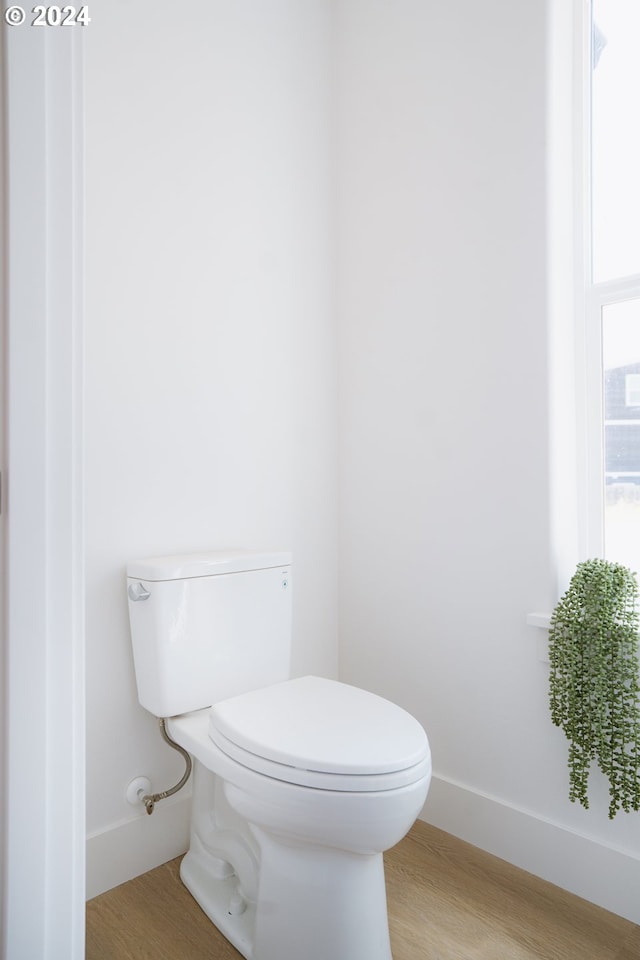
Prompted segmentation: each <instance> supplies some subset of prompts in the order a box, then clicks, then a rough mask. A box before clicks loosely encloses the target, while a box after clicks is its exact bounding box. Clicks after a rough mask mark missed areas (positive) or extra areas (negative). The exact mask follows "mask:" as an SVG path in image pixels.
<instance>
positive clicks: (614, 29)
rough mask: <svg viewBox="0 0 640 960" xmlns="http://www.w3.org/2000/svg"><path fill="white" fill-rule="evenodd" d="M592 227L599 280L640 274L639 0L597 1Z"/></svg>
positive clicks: (595, 278)
mask: <svg viewBox="0 0 640 960" xmlns="http://www.w3.org/2000/svg"><path fill="white" fill-rule="evenodd" d="M593 16H594V44H593V47H594V50H593V54H594V57H593V59H594V69H593V80H592V83H593V89H592V104H591V106H592V165H593V166H592V190H593V208H592V217H593V223H592V229H593V271H594V280H595V281H596V282H600V281H604V280H611V279H613V278H615V277H624V276H628V275H629V274H633V273H640V228H639V225H640V109H639V106H638V104H639V96H640V54H639V52H638V51H639V50H640V2H639V0H594V4H593Z"/></svg>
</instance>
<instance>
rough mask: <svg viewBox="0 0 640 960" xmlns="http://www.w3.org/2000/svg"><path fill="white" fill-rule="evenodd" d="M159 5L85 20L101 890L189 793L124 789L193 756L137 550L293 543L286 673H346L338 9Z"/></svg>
mask: <svg viewBox="0 0 640 960" xmlns="http://www.w3.org/2000/svg"><path fill="white" fill-rule="evenodd" d="M162 8H163V9H161V10H159V5H158V3H157V2H155V0H144V2H137V3H136V4H133V5H132V4H130V3H126V2H124V0H111V2H110V3H108V4H103V5H102V6H101V7H100V8H99V10H98V9H96V10H93V9H92V11H91V12H92V15H93V17H94V19H93V21H92V23H91V25H90V27H89V28H87V29H86V126H87V131H86V136H87V144H86V150H87V162H86V192H87V198H86V221H87V223H86V233H87V236H86V246H87V304H86V327H87V329H86V340H87V347H86V498H87V502H86V514H87V516H86V528H87V662H88V678H87V701H88V712H87V740H88V830H89V834H90V839H89V843H88V865H89V870H88V888H89V895H92V894H95V893H97V892H98V891H99V890H101V889H105V888H106V887H108V886H111V885H113V884H114V883H117V882H121V881H122V880H124V879H126V878H127V875H133V874H134V873H137V872H141V871H142V870H144V869H146V868H148V867H149V866H152V865H154V862H155V863H157V862H161V860H162V859H163V858H164V859H166V858H168V857H169V856H171V855H175V853H177V852H178V851H179V848H180V847H181V846H182V849H184V846H183V845H184V843H185V836H186V833H185V830H186V813H187V804H186V803H185V802H184V801H182V799H181V798H180V797H178V798H177V801H176V803H175V804H174V807H173V808H172V807H171V801H168V802H167V804H166V805H159V807H158V809H157V811H156V813H154V815H153V817H152V818H147V817H146V816H145V815H144V814H143V813H140V814H138V812H137V811H135V810H134V809H133V808H132V807H131V806H129V805H128V804H127V803H126V801H125V799H124V789H125V787H126V784H127V783H128V782H129V780H131V779H132V778H133V777H134V776H137V775H140V774H145V775H148V776H150V777H151V780H152V783H153V786H154V789H163V788H165V787H167V786H169V785H170V783H172V782H173V781H174V780H175V779H177V777H178V776H179V775H180V772H181V761H180V759H179V758H178V757H177V756H176V757H175V758H174V755H173V754H172V753H171V751H169V750H168V749H167V748H166V746H165V745H164V744H163V743H162V742H161V740H160V736H159V734H158V732H157V729H156V724H155V721H154V720H153V718H151V717H150V716H149V715H147V714H146V713H145V711H143V710H142V709H141V708H140V707H139V705H138V703H137V698H136V693H135V687H134V674H133V667H132V660H131V653H130V639H129V632H128V622H127V607H126V600H125V590H124V571H125V565H126V563H127V561H128V560H129V559H133V558H136V557H141V556H148V555H153V554H157V553H167V552H179V551H191V550H207V549H212V548H217V547H225V546H244V547H253V546H255V547H264V548H269V547H274V548H284V549H291V550H292V551H293V554H294V577H295V595H294V597H295V599H294V663H293V669H294V673H295V674H302V673H305V672H315V673H320V674H325V675H328V676H332V675H335V674H336V672H337V568H336V559H337V554H336V547H337V541H336V428H335V420H336V389H335V378H336V364H335V328H334V320H333V316H334V314H333V302H332V270H333V262H332V245H331V240H332V230H333V219H332V211H333V206H332V194H331V176H330V165H331V156H330V137H329V136H328V129H329V123H330V116H329V103H330V97H331V75H330V56H329V54H330V47H329V35H330V22H329V16H328V14H329V10H328V8H327V6H326V4H325V3H323V2H322V0H305V2H304V3H300V2H299V0H270V2H269V3H268V4H264V3H261V2H253V0H234V3H232V4H228V3H224V2H221V0H194V2H193V3H191V4H189V9H188V11H187V9H186V8H185V9H184V10H182V9H181V10H180V11H178V10H177V8H175V6H171V5H169V4H163V5H162ZM163 807H164V809H163ZM163 835H164V836H165V837H166V841H163ZM163 842H164V846H163Z"/></svg>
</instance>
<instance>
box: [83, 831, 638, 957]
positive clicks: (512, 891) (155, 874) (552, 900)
mask: <svg viewBox="0 0 640 960" xmlns="http://www.w3.org/2000/svg"><path fill="white" fill-rule="evenodd" d="M178 867H179V860H173V861H171V862H170V863H166V864H164V865H163V866H161V867H158V868H157V869H155V870H152V871H151V872H150V873H147V874H145V875H144V876H142V877H137V878H136V879H135V880H131V881H130V882H129V883H125V884H122V886H120V887H116V888H115V889H114V890H110V891H108V892H107V893H104V894H102V896H100V897H96V898H95V899H94V900H91V901H90V902H89V903H88V904H87V949H86V960H239V958H240V960H242V958H241V956H240V954H239V953H238V952H237V951H236V950H235V949H234V948H233V947H232V946H231V945H230V944H229V943H228V942H227V941H226V940H225V938H224V937H223V936H222V934H220V933H218V931H217V930H216V928H215V927H214V926H213V925H212V924H211V923H210V922H209V920H208V919H207V918H206V917H205V915H204V914H203V913H202V912H201V910H200V908H199V907H198V906H197V904H196V903H195V901H194V900H193V899H192V898H191V896H190V895H189V893H187V891H186V890H185V888H184V887H183V886H182V884H181V882H180V879H179V876H178ZM385 870H386V878H387V894H388V902H389V927H390V931H391V945H392V950H393V957H394V960H640V926H636V925H635V924H633V923H631V922H630V921H628V920H623V919H622V918H621V917H618V916H616V915H615V914H612V913H608V912H607V911H606V910H602V909H600V908H599V907H595V906H593V904H590V903H587V902H586V901H585V900H580V899H579V898H578V897H574V896H572V895H571V894H569V893H565V892H564V891H563V890H560V889H559V888H558V887H554V886H552V885H551V884H549V883H546V882H545V881H544V880H540V879H538V878H537V877H534V876H532V875H531V874H528V873H525V872H524V871H522V870H519V869H518V868H517V867H513V866H511V865H510V864H508V863H505V861H503V860H498V859H496V858H495V857H492V856H490V855H489V854H487V853H484V852H483V851H481V850H478V849H477V848H475V847H472V846H470V845H469V844H467V843H463V842H462V841H461V840H457V839H455V838H454V837H451V836H449V835H448V834H446V833H443V832H442V831H441V830H437V829H436V828H435V827H431V826H429V825H428V824H426V823H422V822H420V821H419V822H418V823H416V824H415V826H414V827H413V829H412V830H411V832H410V833H409V835H408V836H407V837H406V838H405V839H404V840H403V841H402V843H400V844H398V846H397V847H395V848H394V849H393V850H390V851H389V852H388V853H387V854H385ZM282 960H304V958H301V957H300V958H298V957H295V958H293V957H283V958H282ZM327 960H331V957H327ZM353 960H367V958H366V957H354V958H353Z"/></svg>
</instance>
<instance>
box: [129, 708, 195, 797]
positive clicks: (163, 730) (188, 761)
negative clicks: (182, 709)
mask: <svg viewBox="0 0 640 960" xmlns="http://www.w3.org/2000/svg"><path fill="white" fill-rule="evenodd" d="M158 723H159V724H160V733H161V734H162V737H163V739H164V740H165V742H166V743H168V744H169V746H170V747H173V749H174V750H177V751H178V753H180V754H182V756H183V758H184V761H185V763H186V765H187V769H186V770H185V772H184V774H183V775H182V777H181V779H180V780H179V781H178V783H176V785H175V786H173V787H171V788H170V789H169V790H163V791H162V792H161V793H152V794H145V795H144V796H141V797H140V800H141V802H142V803H144V806H145V810H146V811H147V813H148V814H149V815H151V814H152V813H153V811H154V808H155V805H156V803H157V802H158V801H159V800H166V798H167V797H172V796H173V794H174V793H177V792H178V790H182V788H183V787H184V785H185V783H186V782H187V780H188V779H189V776H190V774H191V757H190V756H189V754H188V753H187V751H186V750H185V749H184V747H181V746H180V744H179V743H176V742H175V740H172V739H171V737H170V736H169V734H168V733H167V718H166V717H158ZM140 792H142V791H140Z"/></svg>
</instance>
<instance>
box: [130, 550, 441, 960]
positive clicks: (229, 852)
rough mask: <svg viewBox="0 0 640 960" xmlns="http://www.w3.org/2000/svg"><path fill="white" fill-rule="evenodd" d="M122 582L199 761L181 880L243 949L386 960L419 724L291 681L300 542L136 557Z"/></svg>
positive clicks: (154, 702)
mask: <svg viewBox="0 0 640 960" xmlns="http://www.w3.org/2000/svg"><path fill="white" fill-rule="evenodd" d="M127 589H128V602H129V617H130V624H131V637H132V644H133V654H134V664H135V673H136V682H137V688H138V697H139V700H140V703H141V704H142V706H143V707H145V708H146V709H147V710H148V711H150V712H151V713H152V714H154V715H155V716H156V717H160V718H169V719H168V720H167V723H166V727H167V730H168V733H169V735H170V737H171V738H172V739H173V740H174V741H175V742H176V743H177V744H179V745H180V746H181V747H182V748H183V749H184V750H186V751H188V753H189V754H190V756H191V757H192V759H193V799H192V814H191V828H190V843H189V850H188V852H187V854H186V855H185V857H184V858H183V860H182V863H181V867H180V875H181V878H182V881H183V882H184V884H185V886H186V887H187V889H188V890H189V891H190V892H191V894H192V895H193V897H194V898H195V900H196V901H197V902H198V903H199V905H200V906H201V908H202V909H203V910H204V912H205V913H206V914H207V916H208V917H209V918H210V920H211V921H212V922H213V923H214V924H215V925H216V927H218V929H219V930H220V931H221V932H222V933H223V934H224V936H225V937H226V938H227V939H228V940H229V941H230V942H231V943H232V944H233V945H234V947H235V948H236V949H237V950H238V951H239V952H240V953H241V954H242V955H243V956H244V957H246V958H247V960H391V949H390V944H389V930H388V922H387V905H386V894H385V884H384V867H383V858H382V853H383V851H384V850H387V849H388V848H389V847H391V846H393V845H394V844H396V843H398V841H399V840H401V839H402V838H403V837H404V836H405V834H406V833H407V831H408V830H409V829H410V827H411V826H412V824H413V823H414V821H415V820H416V818H417V816H418V814H419V813H420V811H421V809H422V806H423V804H424V801H425V799H426V796H427V791H428V789H429V783H430V780H431V754H430V750H429V743H428V740H427V736H426V734H425V732H424V730H423V729H422V727H421V726H420V724H419V723H418V722H417V720H415V719H414V718H413V717H412V716H411V715H410V714H408V713H407V712H406V711H404V710H402V709H401V708H400V707H398V706H396V705H395V704H393V703H391V702H390V701H388V700H384V699H382V698H381V697H378V696H376V695H374V694H372V693H369V692H367V691H364V690H361V689H358V688H357V687H353V686H349V685H347V684H344V683H338V682H336V681H334V680H328V679H325V678H322V677H315V676H305V677H297V678H294V679H291V677H290V651H291V612H292V603H291V601H292V563H291V556H290V554H288V553H258V552H250V551H240V550H228V551H218V552H212V553H206V554H194V555H180V556H166V557H155V558H151V559H146V560H140V561H137V562H135V563H130V564H129V566H128V568H127Z"/></svg>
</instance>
